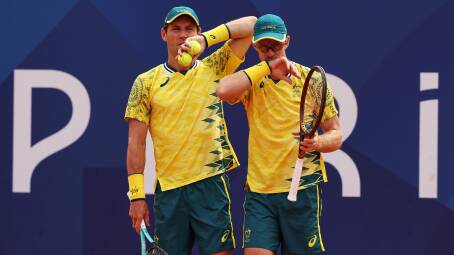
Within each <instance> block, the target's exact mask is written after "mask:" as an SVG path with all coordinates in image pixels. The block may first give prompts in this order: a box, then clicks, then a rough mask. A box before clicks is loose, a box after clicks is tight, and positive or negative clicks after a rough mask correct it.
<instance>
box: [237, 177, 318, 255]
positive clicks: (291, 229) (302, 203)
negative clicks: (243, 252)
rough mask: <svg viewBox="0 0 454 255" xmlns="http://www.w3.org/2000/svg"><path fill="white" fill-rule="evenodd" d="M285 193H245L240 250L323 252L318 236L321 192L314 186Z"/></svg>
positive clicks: (296, 252)
mask: <svg viewBox="0 0 454 255" xmlns="http://www.w3.org/2000/svg"><path fill="white" fill-rule="evenodd" d="M287 195H288V193H287V192H285V193H274V194H262V193H254V192H251V191H247V193H246V198H245V202H244V214H245V217H244V227H243V248H264V249H267V250H271V251H273V252H274V253H277V250H278V249H279V247H281V249H282V254H285V255H287V254H292V255H297V254H301V255H310V254H317V253H320V252H324V251H325V247H324V246H323V242H322V235H321V233H320V215H321V202H322V201H321V197H320V195H321V190H320V186H319V185H318V184H317V185H314V186H311V187H308V188H306V189H303V190H300V191H298V200H297V201H296V202H290V201H288V200H287Z"/></svg>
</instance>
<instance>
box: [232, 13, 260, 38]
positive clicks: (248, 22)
mask: <svg viewBox="0 0 454 255" xmlns="http://www.w3.org/2000/svg"><path fill="white" fill-rule="evenodd" d="M256 21H257V18H256V17H254V16H248V17H242V18H239V19H236V20H232V21H229V22H227V23H226V25H227V27H228V28H229V30H230V38H231V39H239V38H245V37H252V35H253V33H254V25H255V22H256Z"/></svg>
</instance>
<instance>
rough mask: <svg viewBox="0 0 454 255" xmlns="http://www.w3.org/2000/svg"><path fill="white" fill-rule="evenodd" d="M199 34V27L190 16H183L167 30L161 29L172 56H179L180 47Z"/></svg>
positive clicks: (169, 25) (167, 27)
mask: <svg viewBox="0 0 454 255" xmlns="http://www.w3.org/2000/svg"><path fill="white" fill-rule="evenodd" d="M199 34H200V29H199V27H198V26H197V24H196V23H195V21H194V20H193V19H192V18H191V17H189V16H188V15H181V16H180V17H178V18H176V19H175V20H174V21H173V22H172V23H170V24H168V25H167V26H166V28H161V37H162V39H163V40H164V41H165V42H166V43H167V48H168V49H169V51H170V52H171V54H172V55H177V53H178V47H179V46H180V45H181V44H183V43H184V41H185V40H186V38H188V37H191V36H194V35H199Z"/></svg>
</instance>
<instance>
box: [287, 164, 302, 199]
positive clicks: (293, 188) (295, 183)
mask: <svg viewBox="0 0 454 255" xmlns="http://www.w3.org/2000/svg"><path fill="white" fill-rule="evenodd" d="M303 163H304V159H302V158H301V159H300V158H299V159H297V160H296V163H295V169H294V170H293V176H292V183H291V184H290V191H289V192H288V196H287V199H288V200H289V201H291V202H296V195H297V194H298V187H299V184H300V179H301V173H302V172H303Z"/></svg>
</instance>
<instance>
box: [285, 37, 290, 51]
mask: <svg viewBox="0 0 454 255" xmlns="http://www.w3.org/2000/svg"><path fill="white" fill-rule="evenodd" d="M289 45H290V35H287V38H286V39H285V48H286V49H287V48H288V46H289Z"/></svg>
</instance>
